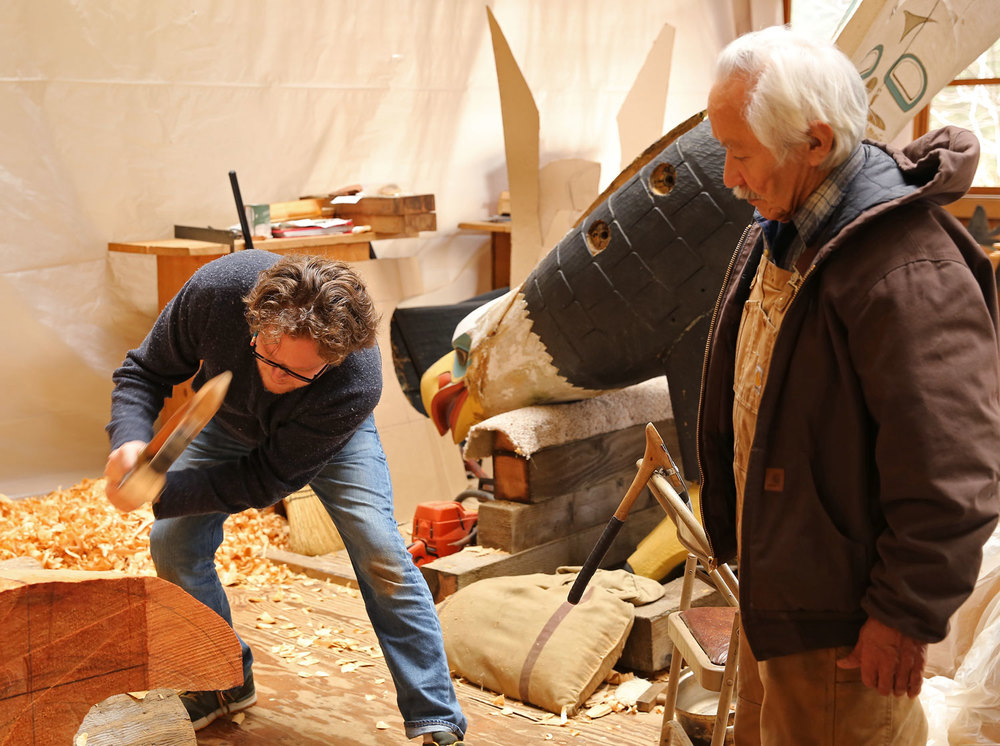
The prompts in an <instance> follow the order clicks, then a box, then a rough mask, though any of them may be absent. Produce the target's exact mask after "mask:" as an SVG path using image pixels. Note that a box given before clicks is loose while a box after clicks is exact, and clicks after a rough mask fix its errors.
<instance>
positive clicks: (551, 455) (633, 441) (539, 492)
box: [493, 419, 680, 502]
mask: <svg viewBox="0 0 1000 746" xmlns="http://www.w3.org/2000/svg"><path fill="white" fill-rule="evenodd" d="M653 424H654V425H655V426H656V429H657V431H658V432H659V433H660V435H661V436H662V437H663V441H664V444H665V445H666V447H667V450H669V451H670V453H672V454H676V453H677V452H678V451H679V450H680V448H679V446H678V445H677V431H676V428H675V427H674V422H673V420H672V419H671V420H661V421H659V422H654V423H653ZM511 446H512V444H511V443H510V441H509V440H508V439H507V438H506V436H505V435H503V433H497V435H496V437H495V440H494V451H493V480H494V482H493V483H494V491H495V493H496V496H497V497H499V498H502V499H504V500H519V501H521V502H539V501H541V500H548V499H550V498H552V497H556V496H557V495H565V494H567V493H569V492H573V491H575V490H580V489H583V488H584V487H586V486H587V485H589V484H594V483H596V482H603V481H606V480H609V479H615V478H617V477H618V476H619V472H621V471H622V470H623V469H631V470H632V473H633V474H635V462H636V461H638V460H639V459H641V458H642V454H643V452H644V451H645V447H646V424H645V423H643V424H641V425H639V424H637V425H633V426H631V427H627V428H624V429H622V430H614V431H612V432H609V433H603V434H601V435H595V436H594V437H592V438H586V439H584V440H575V441H572V442H569V443H563V444H560V445H557V446H550V447H548V448H542V449H541V450H539V451H536V452H535V453H533V454H532V455H531V457H530V458H526V457H524V456H521V455H519V454H517V453H515V452H514V450H513V448H512V447H511Z"/></svg>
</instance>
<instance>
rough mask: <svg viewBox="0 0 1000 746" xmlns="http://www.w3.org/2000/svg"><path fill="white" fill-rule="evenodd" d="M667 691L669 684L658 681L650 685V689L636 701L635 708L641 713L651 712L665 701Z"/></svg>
mask: <svg viewBox="0 0 1000 746" xmlns="http://www.w3.org/2000/svg"><path fill="white" fill-rule="evenodd" d="M666 689H667V682H665V681H657V682H655V683H653V684H650V685H649V689H647V690H646V691H644V692H643V693H642V694H640V695H639V696H638V697H636V699H635V708H636V709H637V710H638V711H639V712H650V711H651V710H652V709H653V708H654V707H656V705H658V704H660V702H662V701H663V699H664V696H665V692H666Z"/></svg>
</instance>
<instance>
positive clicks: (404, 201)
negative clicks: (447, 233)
mask: <svg viewBox="0 0 1000 746" xmlns="http://www.w3.org/2000/svg"><path fill="white" fill-rule="evenodd" d="M337 196H343V195H339V194H335V195H328V196H319V197H304V198H302V199H297V200H292V201H291V202H272V203H271V206H270V207H271V222H272V223H277V222H283V221H286V220H302V219H320V218H344V219H349V220H351V222H353V223H354V225H355V227H359V226H367V227H368V228H369V229H370V230H371V231H372V232H374V233H375V234H377V236H378V237H382V238H385V237H389V236H415V235H417V234H418V233H420V232H421V231H434V230H437V214H436V213H435V212H434V209H435V208H434V195H433V194H401V195H394V196H363V197H361V198H360V199H357V200H356V201H353V202H340V201H337V200H336V197H337Z"/></svg>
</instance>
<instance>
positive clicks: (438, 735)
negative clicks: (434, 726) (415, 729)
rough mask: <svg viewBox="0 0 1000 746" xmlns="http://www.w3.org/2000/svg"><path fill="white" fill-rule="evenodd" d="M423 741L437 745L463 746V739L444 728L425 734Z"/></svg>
mask: <svg viewBox="0 0 1000 746" xmlns="http://www.w3.org/2000/svg"><path fill="white" fill-rule="evenodd" d="M427 739H430V740H427ZM424 743H425V744H436V745H437V746H465V741H462V740H461V739H459V737H458V736H456V735H455V734H454V733H451V732H450V731H446V730H438V731H434V732H433V733H427V734H425V735H424Z"/></svg>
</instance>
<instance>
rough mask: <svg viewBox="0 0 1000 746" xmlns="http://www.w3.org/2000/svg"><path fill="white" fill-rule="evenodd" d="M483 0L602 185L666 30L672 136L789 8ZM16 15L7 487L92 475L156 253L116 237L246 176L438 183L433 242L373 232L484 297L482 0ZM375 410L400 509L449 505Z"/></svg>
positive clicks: (213, 214)
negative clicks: (743, 28)
mask: <svg viewBox="0 0 1000 746" xmlns="http://www.w3.org/2000/svg"><path fill="white" fill-rule="evenodd" d="M489 5H490V7H491V9H492V10H493V12H494V14H495V16H496V18H497V21H498V22H499V24H500V25H501V27H502V28H503V30H504V33H505V35H506V38H507V40H508V42H509V44H510V46H511V50H512V52H513V54H514V55H515V57H516V58H517V60H518V62H519V64H520V67H521V70H522V72H523V73H524V76H525V78H526V80H527V82H528V84H529V85H530V87H531V90H532V93H533V95H534V98H535V101H536V104H537V105H538V108H539V113H540V120H541V124H540V142H541V146H540V162H541V164H542V165H544V164H545V163H546V162H548V161H550V160H553V159H556V158H569V157H572V158H585V159H589V160H594V161H598V162H599V163H600V164H601V166H602V170H601V188H603V187H604V185H606V184H607V183H608V182H609V181H610V180H611V179H612V178H613V177H614V176H615V175H617V173H618V171H619V167H620V157H621V155H620V153H619V144H618V142H619V141H618V131H617V125H616V122H615V117H616V114H617V112H618V110H619V108H620V107H621V105H622V102H623V100H624V98H625V96H626V94H627V92H628V89H629V87H630V86H631V85H632V82H633V81H634V79H635V76H636V74H637V73H638V71H639V70H640V68H641V66H642V64H643V61H644V60H645V57H646V54H647V53H648V51H649V49H650V47H651V46H652V44H653V42H654V41H655V39H656V37H657V35H658V34H659V33H660V31H661V29H662V27H663V24H664V23H669V24H671V25H673V26H674V27H675V28H676V30H677V33H676V40H675V44H674V57H673V60H672V65H671V68H670V74H669V75H670V79H669V92H668V96H667V106H666V115H665V120H664V127H663V131H666V130H667V129H669V128H670V127H672V126H673V125H675V124H677V123H679V122H680V121H682V120H683V119H685V118H686V117H688V116H689V115H691V114H693V113H694V112H696V111H698V110H700V109H701V108H702V107H703V106H704V104H705V98H706V95H707V91H708V87H709V84H710V78H711V66H712V61H713V59H714V57H715V54H716V53H717V52H718V50H719V49H721V47H722V46H723V45H724V44H725V43H726V42H728V41H729V40H730V39H732V38H733V37H734V36H735V33H736V26H737V24H740V25H745V23H746V21H747V19H748V18H749V19H750V22H751V23H752V25H753V26H754V27H760V26H765V25H770V24H772V23H775V22H779V21H780V12H781V10H780V6H781V3H780V2H778V0H754V1H753V2H749V0H735V1H734V2H729V0H727V1H726V2H713V3H704V2H700V1H699V0H674V1H672V2H664V1H663V0H630V2H628V3H619V2H612V1H610V0H547V1H546V2H544V3H543V2H536V1H535V0H494V1H493V2H490V3H489ZM734 6H736V7H734ZM4 11H5V12H4V14H3V16H2V19H0V204H2V205H3V206H4V213H3V221H2V231H0V319H2V321H0V324H2V328H3V330H4V334H3V351H2V353H0V391H2V392H3V393H2V395H0V444H2V449H0V493H5V494H8V495H11V496H16V495H23V494H38V493H44V492H48V491H50V490H52V489H55V488H56V487H58V486H60V485H63V486H69V485H70V484H72V483H74V482H75V481H77V480H78V479H80V478H81V477H87V476H91V477H96V476H99V475H100V474H101V472H102V470H103V464H104V459H105V457H106V454H107V440H106V437H105V435H104V432H103V427H104V425H105V423H106V420H107V416H108V405H109V396H110V390H111V383H110V375H111V372H112V371H113V370H114V368H115V367H116V366H117V365H118V364H119V362H120V361H121V359H122V357H123V355H124V353H125V351H126V350H127V349H128V348H129V347H131V346H134V345H135V344H137V343H138V342H139V340H140V339H141V338H142V336H143V334H144V333H145V332H146V330H147V329H148V328H149V326H150V324H151V323H152V319H153V316H154V314H155V312H156V285H155V271H156V270H155V262H154V259H152V258H151V257H142V256H133V255H124V254H109V252H108V250H107V244H108V242H109V241H131V240H146V239H157V238H164V237H168V236H171V235H172V232H173V226H174V225H175V224H185V225H194V226H208V225H211V226H215V227H223V226H228V225H230V224H233V223H235V222H236V214H235V207H234V204H233V198H232V193H231V191H230V186H229V182H228V177H227V174H228V172H229V171H230V170H231V169H233V170H236V172H237V173H238V175H239V180H240V186H241V189H242V193H243V197H244V200H245V201H246V202H276V201H284V200H290V199H295V198H297V197H298V196H300V195H303V194H310V193H321V192H325V191H329V190H332V189H334V188H336V187H339V186H343V185H346V184H352V183H360V184H362V185H364V186H365V187H366V188H368V189H374V188H377V187H379V186H382V185H385V184H389V183H393V184H397V185H399V186H400V187H401V188H402V189H404V190H406V191H411V192H419V193H433V194H434V195H435V196H436V202H437V220H438V231H437V232H436V233H432V234H424V235H423V236H422V237H421V238H419V239H411V240H402V241H395V242H380V243H378V244H376V251H377V252H378V254H379V257H380V258H387V259H402V258H413V259H414V260H415V261H416V262H417V266H418V272H417V274H418V275H419V281H418V282H416V283H415V284H411V285H410V286H409V287H410V288H411V292H412V288H413V287H417V289H418V291H419V292H423V293H424V296H423V297H421V298H419V299H418V302H420V303H422V304H432V303H438V302H451V301H454V300H457V299H460V298H464V297H468V296H470V295H472V294H474V293H476V292H481V291H482V290H484V289H486V283H487V282H488V271H487V264H486V251H487V241H486V239H485V238H484V237H483V236H481V235H478V234H470V233H464V232H460V231H458V230H457V228H456V226H457V223H458V222H459V221H462V220H469V219H478V218H483V217H486V216H487V215H489V214H490V213H492V212H493V211H494V210H495V205H496V200H497V197H498V195H499V193H500V191H501V190H503V189H506V187H507V178H506V165H505V162H504V143H503V131H502V126H501V117H500V101H499V94H498V88H497V80H496V71H495V67H494V61H493V51H492V47H491V43H490V36H489V30H488V25H487V17H486V10H485V4H484V3H483V2H472V1H471V0H370V1H369V2H364V3H358V2H343V1H341V0H325V1H324V0H280V1H279V0H191V1H190V2H186V3H177V2H173V1H172V0H143V1H142V2H136V1H135V0H76V1H71V0H9V2H7V3H5V7H4ZM734 19H735V20H734ZM399 292H400V293H402V294H405V292H406V291H405V289H404V290H400V291H399ZM391 300H392V302H395V301H396V300H399V298H398V297H397V298H395V299H391ZM411 302H412V301H411ZM388 310H389V311H390V312H391V307H390V308H389V309H388ZM382 344H383V348H388V341H387V340H384V341H383V343H382ZM384 351H385V350H384ZM390 387H393V388H398V384H397V383H396V381H395V377H394V375H393V372H392V369H391V366H389V367H387V370H386V388H387V389H389V388H390ZM380 406H381V405H380ZM413 416H414V417H419V416H418V415H416V414H415V413H413ZM377 419H378V420H379V425H380V428H381V429H382V430H383V437H384V439H385V440H386V444H387V445H386V447H387V451H388V453H389V458H390V466H392V467H393V471H394V474H393V476H394V481H395V483H396V491H397V498H398V499H399V505H398V509H397V513H398V515H399V516H400V517H401V518H402V519H403V520H406V519H407V518H408V517H409V516H410V515H412V506H413V504H414V503H415V502H416V501H417V500H419V499H424V500H426V499H447V498H448V497H450V495H441V494H428V490H426V489H423V491H420V487H419V485H416V486H414V485H412V484H411V480H410V479H409V478H408V477H407V478H403V477H402V476H401V474H402V473H403V472H401V471H400V470H399V469H397V465H398V464H399V463H401V460H402V459H405V458H407V456H405V455H403V456H400V455H398V453H397V451H401V450H405V449H406V448H407V442H406V439H404V438H402V437H397V438H394V436H393V433H392V432H391V430H392V427H393V425H394V423H395V422H396V420H394V419H393V417H392V416H383V415H380V414H379V413H378V412H377ZM421 432H423V433H426V434H428V435H426V436H424V437H427V438H436V434H435V433H434V431H433V429H432V428H429V427H428V428H425V429H424V430H423V431H421ZM442 441H443V443H444V446H446V447H448V448H451V449H455V447H454V445H453V444H452V443H450V441H444V439H442ZM435 447H436V446H435ZM454 452H455V464H456V466H460V463H459V459H458V455H457V454H458V452H457V449H456V450H455V451H454ZM404 471H405V470H404Z"/></svg>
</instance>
